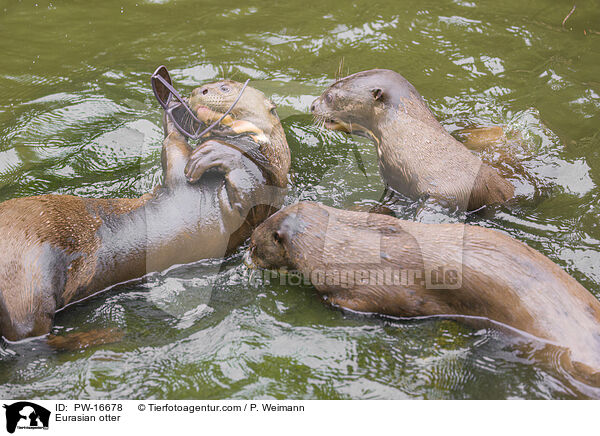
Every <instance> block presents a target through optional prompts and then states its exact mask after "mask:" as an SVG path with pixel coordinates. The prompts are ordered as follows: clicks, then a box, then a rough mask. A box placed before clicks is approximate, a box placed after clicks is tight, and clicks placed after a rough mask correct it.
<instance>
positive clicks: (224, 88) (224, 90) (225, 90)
mask: <svg viewBox="0 0 600 436" xmlns="http://www.w3.org/2000/svg"><path fill="white" fill-rule="evenodd" d="M230 90H231V89H230V88H229V86H227V85H221V91H223V92H229V91H230Z"/></svg>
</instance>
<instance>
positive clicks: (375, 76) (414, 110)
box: [310, 69, 514, 210]
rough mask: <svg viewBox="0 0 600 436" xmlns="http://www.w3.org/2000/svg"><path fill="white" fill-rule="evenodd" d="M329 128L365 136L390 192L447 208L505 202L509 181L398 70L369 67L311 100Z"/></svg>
mask: <svg viewBox="0 0 600 436" xmlns="http://www.w3.org/2000/svg"><path fill="white" fill-rule="evenodd" d="M310 109H311V111H312V113H313V114H314V116H315V117H316V118H317V120H319V121H320V122H322V123H323V125H324V126H325V127H327V128H329V129H333V130H340V131H344V132H347V133H353V134H356V135H360V136H364V137H367V138H370V139H371V140H373V141H374V143H375V146H376V149H377V155H378V157H379V169H380V172H381V175H382V177H383V179H384V181H385V183H386V185H388V186H389V187H390V188H392V189H393V190H394V191H396V192H399V193H402V194H405V195H407V196H409V197H413V198H422V197H426V198H428V199H431V200H432V201H435V202H438V203H441V204H443V205H445V206H447V207H452V208H458V209H460V210H476V209H479V208H481V207H483V206H486V205H493V204H499V203H504V202H506V201H507V200H508V199H510V198H511V197H512V196H513V195H514V186H513V185H512V184H511V183H510V182H509V181H507V180H506V179H504V178H503V177H502V176H501V175H500V174H499V173H498V172H497V171H496V170H495V169H494V168H492V167H490V166H488V165H486V164H484V163H483V162H482V161H481V159H479V157H477V156H476V155H474V154H473V153H472V152H470V151H469V150H468V149H467V148H466V147H465V146H464V145H463V144H461V143H460V142H458V141H457V140H456V139H454V137H452V135H450V134H449V133H448V132H447V131H446V130H445V129H444V127H443V126H442V125H441V124H440V123H439V121H438V120H437V119H436V118H435V116H434V115H433V113H432V112H431V110H430V109H429V108H428V107H427V104H426V103H425V100H423V97H421V95H420V94H419V93H418V92H417V90H416V89H415V88H414V86H412V85H411V84H410V82H409V81H408V80H406V79H405V78H404V77H402V76H401V75H400V74H398V73H396V72H394V71H391V70H379V69H376V70H369V71H363V72H359V73H356V74H352V75H350V76H348V77H345V78H343V79H340V80H338V81H336V82H335V83H334V84H333V85H331V86H330V87H329V88H328V89H327V90H326V91H325V92H323V94H322V95H321V96H320V97H318V98H317V99H316V100H315V101H314V102H313V103H312V105H311V108H310Z"/></svg>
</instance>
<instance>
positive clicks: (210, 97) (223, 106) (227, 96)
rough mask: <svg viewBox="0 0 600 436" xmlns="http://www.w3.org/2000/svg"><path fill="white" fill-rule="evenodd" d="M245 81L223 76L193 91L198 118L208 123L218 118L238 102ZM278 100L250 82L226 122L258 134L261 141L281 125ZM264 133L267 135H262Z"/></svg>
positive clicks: (241, 130) (241, 131)
mask: <svg viewBox="0 0 600 436" xmlns="http://www.w3.org/2000/svg"><path fill="white" fill-rule="evenodd" d="M243 86H244V85H243V83H239V82H235V81H233V80H222V81H219V82H214V83H208V84H206V85H203V86H200V87H198V88H196V89H194V90H193V91H192V94H191V96H190V99H189V104H190V107H191V108H192V109H193V110H194V112H196V114H197V116H198V118H200V119H201V120H202V121H204V122H205V123H207V124H210V123H212V122H214V121H216V120H218V119H219V118H220V117H221V115H223V114H224V113H225V112H226V111H227V109H229V107H230V106H231V105H232V104H233V103H234V102H235V100H236V99H237V97H238V95H239V94H240V92H241V91H242V88H243ZM275 109H276V106H275V104H274V103H273V102H272V101H271V100H269V99H268V98H267V97H265V95H264V94H263V93H262V92H260V91H259V90H257V89H254V88H252V87H250V86H247V87H246V89H244V92H243V93H242V96H241V98H240V100H239V101H238V102H237V104H236V105H235V106H234V107H233V109H232V110H231V112H230V113H229V115H228V116H227V117H226V118H225V119H224V120H223V121H222V124H224V125H226V126H228V127H231V128H232V129H233V130H234V131H235V132H236V133H251V134H255V135H257V139H259V142H261V140H265V139H267V138H269V137H270V136H271V135H272V133H273V130H274V129H281V128H282V127H281V122H280V121H279V116H278V115H277V111H276V110H275ZM261 134H262V135H264V136H265V138H263V137H261Z"/></svg>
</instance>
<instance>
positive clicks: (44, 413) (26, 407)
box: [4, 401, 50, 433]
mask: <svg viewBox="0 0 600 436" xmlns="http://www.w3.org/2000/svg"><path fill="white" fill-rule="evenodd" d="M4 408H5V409H6V431H8V432H9V433H14V432H15V430H16V429H17V428H18V429H27V430H41V429H43V430H48V424H49V422H50V411H49V410H48V409H45V408H43V407H42V406H38V405H37V404H35V403H30V402H29V401H19V402H18V403H13V404H11V405H6V404H5V405H4Z"/></svg>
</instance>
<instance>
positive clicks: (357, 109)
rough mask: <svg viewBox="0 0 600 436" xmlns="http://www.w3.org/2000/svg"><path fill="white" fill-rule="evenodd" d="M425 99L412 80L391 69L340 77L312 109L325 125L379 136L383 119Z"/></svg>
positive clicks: (424, 105)
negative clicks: (412, 83)
mask: <svg viewBox="0 0 600 436" xmlns="http://www.w3.org/2000/svg"><path fill="white" fill-rule="evenodd" d="M407 105H410V106H416V107H417V108H418V110H419V111H421V110H423V109H425V110H426V111H427V112H429V109H427V106H426V104H425V101H424V100H423V98H422V97H421V95H420V94H419V93H418V92H417V90H416V89H415V88H414V87H413V86H412V85H411V84H410V82H409V81H408V80H406V79H405V78H404V77H402V76H401V75H400V74H398V73H396V72H394V71H391V70H368V71H362V72H360V73H355V74H352V75H350V76H348V77H344V78H343V79H340V80H338V81H337V82H335V83H334V84H333V85H331V86H330V87H329V88H327V89H326V90H325V92H323V94H321V96H320V97H318V98H317V99H316V100H315V101H314V102H313V103H312V105H311V107H310V110H311V112H312V113H313V114H314V115H315V117H317V119H319V120H322V121H324V126H325V127H327V128H329V129H332V130H341V131H344V132H347V133H354V134H357V135H360V136H366V137H369V138H372V139H374V138H376V137H378V136H379V135H378V134H377V132H376V129H377V126H378V124H379V122H380V121H381V120H382V118H384V117H386V116H390V115H392V116H396V115H397V113H398V110H399V109H404V110H407V108H406V106H407Z"/></svg>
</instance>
